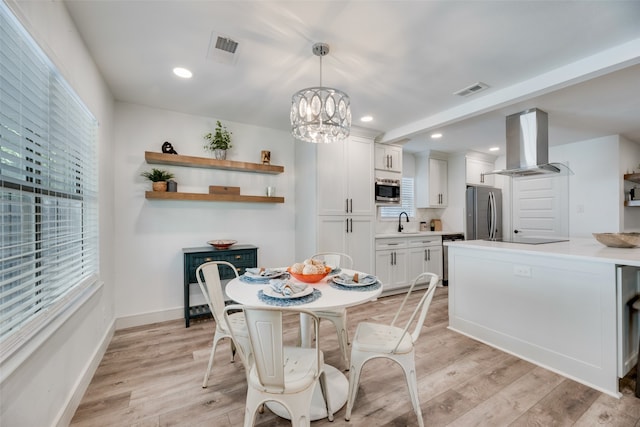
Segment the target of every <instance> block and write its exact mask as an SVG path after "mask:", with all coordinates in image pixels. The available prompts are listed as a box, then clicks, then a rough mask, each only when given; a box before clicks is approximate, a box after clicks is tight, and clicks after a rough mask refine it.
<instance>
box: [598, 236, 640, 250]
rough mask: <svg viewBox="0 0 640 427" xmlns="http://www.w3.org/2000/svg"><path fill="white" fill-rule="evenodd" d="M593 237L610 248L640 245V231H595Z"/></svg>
mask: <svg viewBox="0 0 640 427" xmlns="http://www.w3.org/2000/svg"><path fill="white" fill-rule="evenodd" d="M593 237H595V238H596V240H597V241H598V242H600V243H602V244H603V245H605V246H608V247H610V248H635V247H636V246H640V233H593Z"/></svg>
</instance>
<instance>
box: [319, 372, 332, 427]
mask: <svg viewBox="0 0 640 427" xmlns="http://www.w3.org/2000/svg"><path fill="white" fill-rule="evenodd" d="M320 391H322V397H323V399H324V403H325V407H326V408H327V418H328V419H329V421H333V407H332V406H331V400H330V397H329V389H328V388H327V376H326V375H325V373H324V372H323V373H322V374H320Z"/></svg>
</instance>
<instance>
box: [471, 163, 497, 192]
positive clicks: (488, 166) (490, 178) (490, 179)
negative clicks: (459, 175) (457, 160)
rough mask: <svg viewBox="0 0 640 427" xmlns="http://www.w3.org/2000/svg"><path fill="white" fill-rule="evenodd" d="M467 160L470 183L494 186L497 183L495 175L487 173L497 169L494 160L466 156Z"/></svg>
mask: <svg viewBox="0 0 640 427" xmlns="http://www.w3.org/2000/svg"><path fill="white" fill-rule="evenodd" d="M465 160H466V173H467V184H468V185H486V186H489V187H493V185H494V184H495V179H494V175H485V174H487V173H489V172H491V171H493V170H495V166H494V163H493V162H492V161H490V160H485V159H479V158H475V157H466V159H465Z"/></svg>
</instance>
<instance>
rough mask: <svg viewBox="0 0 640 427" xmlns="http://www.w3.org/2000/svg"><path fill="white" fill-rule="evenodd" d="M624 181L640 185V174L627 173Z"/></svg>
mask: <svg viewBox="0 0 640 427" xmlns="http://www.w3.org/2000/svg"><path fill="white" fill-rule="evenodd" d="M624 180H625V181H631V182H635V183H636V184H640V173H627V174H625V175H624Z"/></svg>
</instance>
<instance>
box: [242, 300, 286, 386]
mask: <svg viewBox="0 0 640 427" xmlns="http://www.w3.org/2000/svg"><path fill="white" fill-rule="evenodd" d="M244 315H245V319H246V321H247V329H248V331H249V339H250V341H251V346H252V348H253V354H254V360H255V366H256V369H257V372H258V377H259V378H260V382H261V383H262V385H263V386H264V387H265V388H266V389H267V390H269V391H271V392H282V391H283V390H284V352H283V344H282V313H281V312H280V311H274V310H252V309H249V310H247V309H245V311H244Z"/></svg>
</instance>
